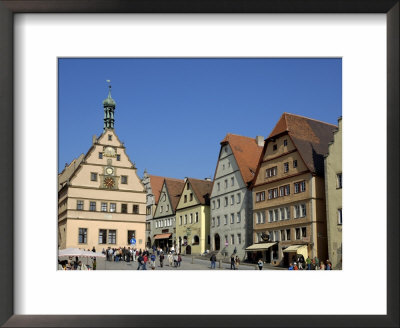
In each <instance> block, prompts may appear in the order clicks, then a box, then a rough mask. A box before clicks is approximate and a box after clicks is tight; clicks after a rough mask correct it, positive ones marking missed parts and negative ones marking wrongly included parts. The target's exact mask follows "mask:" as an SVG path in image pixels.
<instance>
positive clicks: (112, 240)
mask: <svg viewBox="0 0 400 328" xmlns="http://www.w3.org/2000/svg"><path fill="white" fill-rule="evenodd" d="M108 243H109V244H116V243H117V230H108Z"/></svg>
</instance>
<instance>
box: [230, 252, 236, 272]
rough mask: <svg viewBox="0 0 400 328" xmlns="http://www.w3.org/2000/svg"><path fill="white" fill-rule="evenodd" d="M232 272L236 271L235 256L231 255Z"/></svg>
mask: <svg viewBox="0 0 400 328" xmlns="http://www.w3.org/2000/svg"><path fill="white" fill-rule="evenodd" d="M231 270H236V268H235V255H233V254H232V255H231Z"/></svg>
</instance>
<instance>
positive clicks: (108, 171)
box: [106, 167, 114, 174]
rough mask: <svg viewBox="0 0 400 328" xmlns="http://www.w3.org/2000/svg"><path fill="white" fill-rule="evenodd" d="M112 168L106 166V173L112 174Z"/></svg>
mask: <svg viewBox="0 0 400 328" xmlns="http://www.w3.org/2000/svg"><path fill="white" fill-rule="evenodd" d="M113 172H114V170H113V169H112V168H111V167H107V168H106V173H107V174H113Z"/></svg>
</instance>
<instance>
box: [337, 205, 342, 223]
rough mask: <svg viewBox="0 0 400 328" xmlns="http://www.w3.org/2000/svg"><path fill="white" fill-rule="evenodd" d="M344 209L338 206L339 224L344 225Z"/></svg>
mask: <svg viewBox="0 0 400 328" xmlns="http://www.w3.org/2000/svg"><path fill="white" fill-rule="evenodd" d="M342 222H343V221H342V209H341V208H338V224H339V225H342Z"/></svg>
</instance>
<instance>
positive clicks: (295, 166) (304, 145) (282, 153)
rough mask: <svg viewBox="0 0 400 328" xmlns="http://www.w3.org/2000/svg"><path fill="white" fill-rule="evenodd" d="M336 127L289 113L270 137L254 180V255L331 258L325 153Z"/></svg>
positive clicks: (282, 260)
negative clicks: (328, 240)
mask: <svg viewBox="0 0 400 328" xmlns="http://www.w3.org/2000/svg"><path fill="white" fill-rule="evenodd" d="M335 129H336V126H334V125H331V124H328V123H324V122H320V121H316V120H312V119H308V118H305V117H302V116H298V115H293V114H288V113H284V114H283V115H282V116H281V118H280V120H279V121H278V123H277V125H276V126H275V128H274V130H273V131H272V132H271V134H270V135H269V137H268V138H267V139H266V140H265V145H264V149H263V153H262V155H261V159H260V162H259V166H258V168H257V172H256V176H255V179H254V181H253V220H254V222H253V227H254V229H253V241H254V244H253V245H252V246H250V247H248V248H247V250H248V251H249V253H248V257H249V258H250V259H253V260H254V261H256V260H258V259H259V258H262V259H263V260H264V261H266V262H269V263H273V264H275V265H281V266H288V265H289V263H290V262H292V261H293V260H294V259H296V258H298V257H299V256H301V255H303V257H304V259H306V258H307V257H308V256H309V257H310V258H311V257H318V258H320V259H321V260H326V259H327V232H326V210H325V181H324V166H323V156H324V154H326V151H327V148H328V144H329V142H330V141H331V140H332V138H333V137H332V135H333V131H334V130H335Z"/></svg>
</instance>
